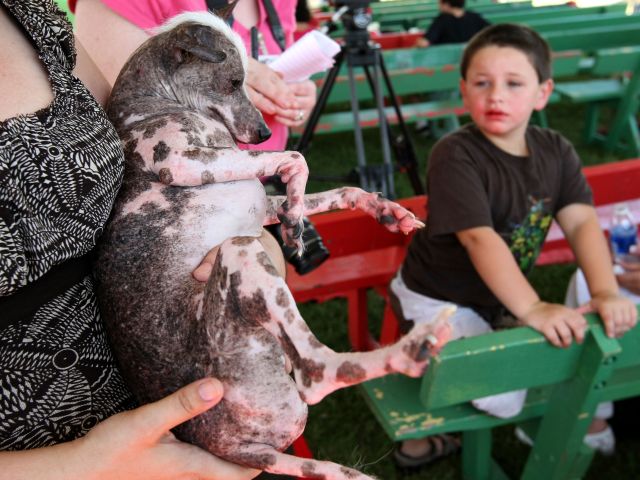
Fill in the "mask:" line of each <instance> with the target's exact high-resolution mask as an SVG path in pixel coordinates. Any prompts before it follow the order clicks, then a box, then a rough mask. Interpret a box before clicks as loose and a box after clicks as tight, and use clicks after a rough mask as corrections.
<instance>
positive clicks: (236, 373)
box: [95, 13, 451, 480]
mask: <svg viewBox="0 0 640 480" xmlns="http://www.w3.org/2000/svg"><path fill="white" fill-rule="evenodd" d="M245 68H246V54H245V53H244V47H243V45H242V44H241V42H240V40H239V38H238V37H237V36H236V35H235V34H234V33H233V32H232V31H231V29H230V28H229V27H228V26H227V24H226V23H225V22H224V21H223V20H221V19H220V18H218V17H216V16H215V15H212V14H208V13H189V14H183V15H180V16H178V17H175V18H174V19H172V20H171V21H170V22H169V23H168V24H167V25H165V26H164V27H163V28H162V29H161V30H160V31H159V32H158V33H157V34H156V35H154V36H153V37H151V38H150V39H149V40H147V42H145V43H144V44H143V45H142V46H141V47H140V48H139V49H138V50H137V51H136V52H135V53H134V54H133V55H132V57H131V58H130V59H129V61H128V62H127V64H126V65H125V66H124V67H123V70H122V72H121V73H120V76H119V77H118V79H117V81H116V83H115V86H114V88H113V92H112V94H111V98H110V100H109V104H108V107H107V111H108V114H109V117H110V118H111V120H112V121H113V123H114V125H115V126H116V129H117V131H118V134H119V135H120V138H121V140H122V144H123V147H124V151H125V156H126V167H125V173H124V178H123V183H122V188H121V190H120V193H119V195H118V198H117V200H116V204H115V206H114V210H113V215H112V218H111V220H110V222H109V223H108V225H107V226H106V228H105V231H104V235H103V237H102V240H101V243H100V246H99V249H98V260H97V262H96V268H95V271H96V278H97V281H98V294H99V299H100V304H101V309H102V312H103V317H104V320H105V325H106V328H107V331H108V333H109V335H110V338H111V341H112V343H113V346H114V349H115V352H116V355H117V357H118V361H119V363H120V366H121V368H122V371H123V374H124V375H125V378H126V379H127V381H128V383H129V385H130V386H131V388H132V390H133V392H134V393H135V394H136V396H137V397H138V399H139V400H140V402H142V403H146V402H150V401H154V400H157V399H159V398H162V397H164V396H166V395H167V394H169V393H170V392H173V391H175V390H177V389H178V388H179V387H181V386H182V385H185V384H187V383H189V382H191V381H193V380H195V379H198V378H202V377H204V376H213V377H217V378H219V379H220V380H221V381H222V382H223V384H224V388H225V395H224V398H223V400H222V401H221V403H220V404H219V405H217V406H216V407H215V408H213V409H211V410H210V411H207V412H205V413H204V414H202V415H200V416H198V417H196V418H195V419H193V420H190V421H189V422H186V423H185V424H183V425H181V426H179V427H178V428H176V429H175V434H176V435H177V437H178V438H180V439H182V440H184V441H187V442H190V443H193V444H196V445H198V446H200V447H202V448H204V449H206V450H208V451H210V452H212V453H213V454H215V455H217V456H219V457H221V458H224V459H226V460H228V461H231V462H234V463H238V464H242V465H246V466H249V467H253V468H258V469H261V470H266V471H269V472H272V473H278V474H289V475H294V476H303V477H307V478H326V479H340V480H344V479H367V478H371V477H368V476H366V475H364V474H362V473H360V472H358V471H356V470H353V469H350V468H347V467H344V466H341V465H337V464H335V463H331V462H327V461H316V460H309V459H301V458H298V457H295V456H293V455H288V454H285V453H282V452H283V451H284V450H285V449H286V448H287V447H288V446H289V445H290V444H291V443H292V442H293V441H294V440H295V439H296V438H297V437H298V436H299V435H300V434H301V433H302V431H303V430H304V426H305V424H306V420H307V404H314V403H317V402H319V401H320V400H321V399H322V398H323V397H324V396H326V395H328V394H329V393H331V392H332V391H334V390H336V389H339V388H342V387H346V386H349V385H354V384H357V383H360V382H363V381H365V380H368V379H371V378H375V377H379V376H382V375H385V374H387V373H390V372H400V373H403V374H406V375H410V376H413V377H417V376H420V375H421V374H422V373H423V371H424V369H425V368H426V366H427V364H428V361H429V358H430V357H431V356H432V355H433V354H434V353H436V352H437V351H438V350H439V349H440V348H441V347H442V345H443V344H444V343H445V342H446V341H447V340H448V336H449V326H448V323H447V322H446V318H447V317H448V316H449V315H450V313H451V311H450V310H445V311H443V312H442V314H441V315H440V317H441V319H440V320H439V321H438V322H436V326H435V327H433V326H428V325H421V326H417V327H415V328H414V329H413V330H412V331H411V332H409V334H407V335H406V336H405V337H403V338H402V339H400V340H399V341H398V342H397V343H396V344H394V345H391V346H388V347H385V348H382V349H379V350H375V351H372V352H354V353H336V352H334V351H333V350H331V349H330V348H328V347H326V346H325V345H323V344H322V343H320V341H318V340H317V339H316V337H315V336H314V335H313V333H311V331H310V330H309V328H308V327H307V325H306V323H305V322H304V320H303V319H302V317H301V316H300V313H299V312H298V309H297V308H296V304H295V301H294V299H293V297H292V295H291V292H290V291H289V289H288V288H287V285H286V283H285V281H284V279H283V278H282V277H281V276H280V275H278V273H277V271H276V269H275V267H274V265H273V263H272V261H271V259H270V257H269V255H268V254H267V253H266V252H265V250H264V248H263V246H262V244H261V243H260V242H259V241H258V240H257V237H259V236H260V234H261V231H262V227H263V225H266V224H271V223H276V222H278V221H279V222H281V223H282V231H283V237H284V238H285V240H286V242H287V243H288V244H289V245H294V246H297V247H298V248H301V245H302V244H301V242H300V236H301V234H302V227H301V225H302V222H301V219H302V216H303V215H309V214H313V213H317V212H323V211H326V210H329V209H340V208H361V209H363V210H364V211H366V212H367V213H369V214H370V215H371V216H372V217H374V218H375V219H376V220H377V221H378V222H380V223H382V224H384V225H385V226H386V227H387V228H388V229H389V230H391V231H394V232H402V233H408V232H410V231H412V230H413V229H415V228H419V227H422V226H423V224H422V223H421V222H420V221H418V220H417V219H416V218H415V217H414V216H413V214H411V213H410V212H409V211H407V210H405V209H404V208H403V207H401V206H400V205H398V204H396V203H394V202H391V201H389V200H386V199H384V198H381V197H380V196H379V195H378V194H374V193H367V192H365V191H363V190H361V189H359V188H340V189H336V190H332V191H328V192H324V193H318V194H310V195H305V194H304V188H305V185H306V180H307V175H308V170H307V166H306V162H305V160H304V158H303V157H302V155H300V154H299V153H297V152H255V151H242V150H240V149H238V148H237V146H236V141H238V142H244V143H257V142H260V141H261V140H264V139H266V138H267V137H268V136H269V134H270V132H269V129H268V128H267V126H266V124H265V123H264V121H263V119H262V117H261V115H260V113H259V112H258V110H257V109H256V108H255V107H254V106H253V105H252V104H251V102H250V101H249V99H248V97H247V94H246V91H245V88H244V74H245ZM265 175H280V176H281V178H282V180H283V181H284V182H285V183H286V186H287V190H286V195H283V196H274V197H267V195H266V193H265V190H264V188H263V186H262V184H261V182H260V180H259V178H260V177H261V176H265ZM218 245H219V250H218V253H217V257H216V259H215V264H214V268H213V271H212V274H211V277H210V278H209V280H208V281H207V282H206V283H200V282H197V281H195V280H194V279H193V278H192V276H191V271H192V270H193V269H194V268H195V267H196V266H197V265H198V263H199V261H200V260H201V259H202V258H203V257H204V255H205V254H206V253H207V252H208V251H209V250H210V249H211V248H212V247H214V246H218ZM286 364H290V365H291V367H292V368H293V377H292V376H291V374H290V373H289V372H288V371H287V369H286V367H285V365H286Z"/></svg>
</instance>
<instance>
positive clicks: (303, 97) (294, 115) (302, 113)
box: [276, 80, 316, 127]
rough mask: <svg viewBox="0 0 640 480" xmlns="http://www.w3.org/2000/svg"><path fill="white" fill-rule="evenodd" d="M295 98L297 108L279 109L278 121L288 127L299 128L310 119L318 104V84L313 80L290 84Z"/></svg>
mask: <svg viewBox="0 0 640 480" xmlns="http://www.w3.org/2000/svg"><path fill="white" fill-rule="evenodd" d="M288 86H289V88H290V90H291V92H293V94H294V96H295V107H294V108H290V109H278V111H277V113H276V120H277V121H278V122H280V123H282V124H283V125H286V126H287V127H297V126H299V125H302V124H303V123H304V122H306V121H307V120H308V119H309V114H310V113H311V110H313V107H314V106H315V104H316V84H315V83H313V82H312V81H311V80H305V81H304V82H296V83H290V84H288Z"/></svg>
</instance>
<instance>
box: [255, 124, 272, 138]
mask: <svg viewBox="0 0 640 480" xmlns="http://www.w3.org/2000/svg"><path fill="white" fill-rule="evenodd" d="M258 137H259V138H260V141H261V142H264V141H265V140H269V138H271V130H269V127H267V126H266V125H263V126H261V127H260V129H259V130H258Z"/></svg>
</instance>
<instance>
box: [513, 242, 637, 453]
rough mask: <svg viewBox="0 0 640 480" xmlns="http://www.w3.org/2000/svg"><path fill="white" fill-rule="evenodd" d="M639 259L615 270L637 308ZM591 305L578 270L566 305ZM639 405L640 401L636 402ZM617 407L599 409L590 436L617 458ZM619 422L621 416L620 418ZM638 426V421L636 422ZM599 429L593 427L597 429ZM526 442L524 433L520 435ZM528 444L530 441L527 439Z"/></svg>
mask: <svg viewBox="0 0 640 480" xmlns="http://www.w3.org/2000/svg"><path fill="white" fill-rule="evenodd" d="M633 257H636V258H638V261H637V262H632V261H629V260H626V261H624V260H617V261H616V264H615V265H614V267H613V270H614V272H615V274H616V280H617V281H618V285H619V287H620V294H621V295H624V296H625V297H626V298H628V299H629V300H631V301H632V302H633V303H635V304H640V256H639V253H638V252H635V253H633V254H632V255H630V256H629V258H633ZM590 303H591V295H590V293H589V286H588V285H587V280H586V278H585V276H584V273H583V272H582V270H580V269H578V270H577V271H576V272H575V273H574V274H573V275H572V277H571V280H569V286H568V287H567V294H566V297H565V300H564V304H565V305H566V306H567V307H569V308H584V307H587V308H588V307H589V306H590ZM636 404H637V400H636ZM613 412H614V410H613V403H612V402H604V403H601V404H600V405H598V410H597V411H596V419H595V420H594V423H597V427H599V428H597V429H595V428H592V430H594V431H596V432H597V433H592V434H590V435H589V437H590V443H591V444H596V443H597V450H599V451H600V452H601V453H605V454H613V452H614V450H615V436H614V433H613V430H612V429H611V428H610V427H609V426H608V425H607V422H606V420H607V419H609V418H611V417H612V416H613ZM616 418H618V415H616ZM629 420H630V419H628V418H627V419H626V420H624V419H621V420H620V421H618V422H616V425H614V428H615V429H616V433H617V431H618V429H619V428H620V429H623V430H624V429H625V428H627V424H628V421H629ZM636 424H637V421H636ZM595 426H596V425H592V427H595ZM519 436H520V437H521V438H522V433H521V432H520V433H519ZM523 440H524V441H525V442H526V438H523Z"/></svg>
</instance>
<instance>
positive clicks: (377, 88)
mask: <svg viewBox="0 0 640 480" xmlns="http://www.w3.org/2000/svg"><path fill="white" fill-rule="evenodd" d="M373 58H374V61H373V75H371V72H370V71H369V68H368V67H366V66H365V67H364V71H365V73H366V75H367V80H368V81H369V86H370V87H371V91H372V92H373V96H374V98H375V100H376V108H377V110H378V119H379V126H380V142H381V144H382V160H383V166H382V168H383V174H382V178H381V181H382V182H384V183H385V184H386V186H387V188H388V190H389V198H395V197H396V192H395V184H394V181H393V165H392V164H391V148H390V146H389V133H390V128H389V123H388V122H387V116H386V114H385V111H384V95H383V93H382V84H381V83H380V63H379V61H380V58H381V57H379V56H377V55H375V56H374V57H373Z"/></svg>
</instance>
